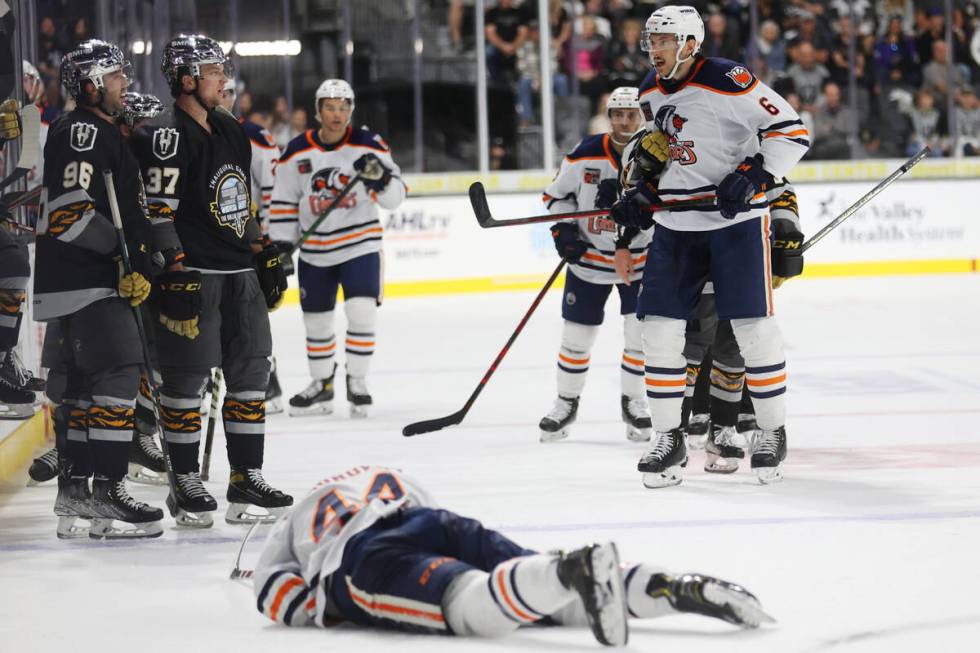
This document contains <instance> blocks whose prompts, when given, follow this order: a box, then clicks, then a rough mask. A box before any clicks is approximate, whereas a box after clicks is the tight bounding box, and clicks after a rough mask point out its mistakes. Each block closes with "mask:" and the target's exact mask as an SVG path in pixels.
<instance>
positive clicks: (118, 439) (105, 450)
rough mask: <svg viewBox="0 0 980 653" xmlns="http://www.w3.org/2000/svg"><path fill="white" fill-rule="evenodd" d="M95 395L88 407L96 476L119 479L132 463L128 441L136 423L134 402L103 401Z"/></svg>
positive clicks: (93, 467) (91, 449)
mask: <svg viewBox="0 0 980 653" xmlns="http://www.w3.org/2000/svg"><path fill="white" fill-rule="evenodd" d="M105 399H113V398H111V397H96V398H95V400H96V402H95V403H93V404H92V405H91V406H89V409H88V444H89V450H90V451H91V453H92V471H93V473H94V474H95V475H96V476H102V477H105V478H108V479H111V480H119V479H121V478H122V477H123V476H125V475H126V469H127V467H128V465H129V443H130V442H131V441H132V439H133V428H134V427H135V426H136V421H135V417H134V412H135V411H134V408H133V405H132V404H130V405H126V404H107V403H102V402H103V401H104V400H105Z"/></svg>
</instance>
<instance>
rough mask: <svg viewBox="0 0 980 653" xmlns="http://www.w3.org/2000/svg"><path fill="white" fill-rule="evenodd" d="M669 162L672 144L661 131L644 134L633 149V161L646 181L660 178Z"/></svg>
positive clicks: (656, 130)
mask: <svg viewBox="0 0 980 653" xmlns="http://www.w3.org/2000/svg"><path fill="white" fill-rule="evenodd" d="M669 160H670V143H669V142H668V140H667V134H665V133H663V132H662V131H660V130H659V129H655V130H653V131H648V132H646V133H644V134H643V136H640V140H639V141H638V142H637V144H636V147H634V148H633V161H634V162H635V164H636V166H637V167H638V168H639V169H640V172H641V173H642V176H643V178H644V179H657V178H659V177H660V173H661V172H663V171H664V168H665V167H666V166H667V161H669Z"/></svg>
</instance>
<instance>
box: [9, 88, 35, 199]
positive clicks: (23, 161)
mask: <svg viewBox="0 0 980 653" xmlns="http://www.w3.org/2000/svg"><path fill="white" fill-rule="evenodd" d="M20 124H21V127H20V140H21V143H20V158H19V159H18V160H17V167H16V168H15V169H14V171H13V172H11V173H10V174H9V175H7V177H6V178H5V179H4V180H3V181H0V190H3V189H4V188H6V187H7V186H9V185H10V184H13V183H14V182H16V181H18V180H19V179H22V178H23V177H26V176H27V173H28V172H30V171H31V169H32V168H33V167H34V166H36V165H37V160H38V158H39V157H40V154H41V111H40V110H39V109H38V108H37V106H36V105H33V104H29V105H27V106H25V107H23V108H22V109H21V110H20Z"/></svg>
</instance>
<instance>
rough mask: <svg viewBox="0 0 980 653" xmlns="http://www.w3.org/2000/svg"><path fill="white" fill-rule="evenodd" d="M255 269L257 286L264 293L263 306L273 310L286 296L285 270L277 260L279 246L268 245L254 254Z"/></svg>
mask: <svg viewBox="0 0 980 653" xmlns="http://www.w3.org/2000/svg"><path fill="white" fill-rule="evenodd" d="M255 271H256V273H257V274H258V276H259V287H260V288H262V294H264V295H265V306H266V308H268V309H269V310H270V311H274V310H276V309H277V308H279V307H280V306H281V305H282V300H283V299H285V297H286V288H287V287H288V285H289V284H288V282H287V281H286V272H285V271H284V270H283V267H282V262H281V261H280V260H279V248H278V247H276V246H275V245H269V246H267V247H265V248H263V250H262V251H261V252H259V253H257V254H256V255H255Z"/></svg>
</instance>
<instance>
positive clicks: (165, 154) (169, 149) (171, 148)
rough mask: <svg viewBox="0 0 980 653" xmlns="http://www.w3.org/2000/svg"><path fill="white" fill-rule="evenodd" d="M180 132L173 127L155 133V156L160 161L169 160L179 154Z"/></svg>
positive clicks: (163, 128)
mask: <svg viewBox="0 0 980 653" xmlns="http://www.w3.org/2000/svg"><path fill="white" fill-rule="evenodd" d="M178 140H180V132H179V131H177V130H176V129H174V128H173V127H162V128H160V129H157V130H156V131H154V132H153V154H154V155H155V156H156V157H157V158H158V159H161V160H162V159H169V158H170V157H172V156H173V155H175V154H177V141H178Z"/></svg>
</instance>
